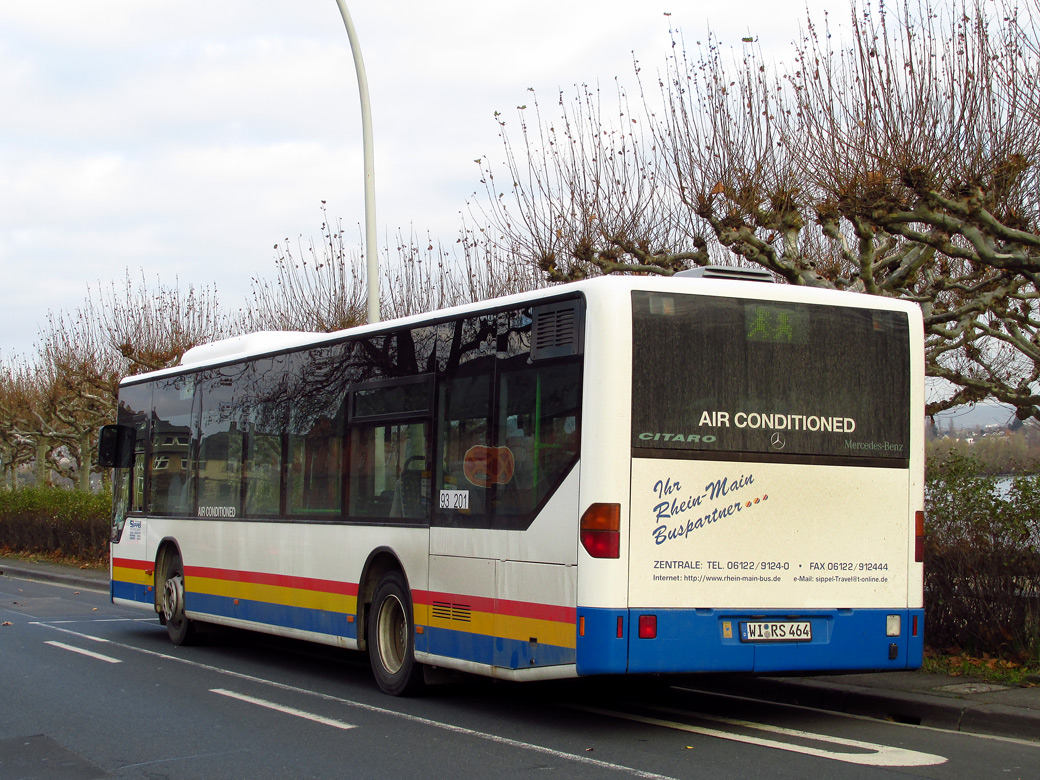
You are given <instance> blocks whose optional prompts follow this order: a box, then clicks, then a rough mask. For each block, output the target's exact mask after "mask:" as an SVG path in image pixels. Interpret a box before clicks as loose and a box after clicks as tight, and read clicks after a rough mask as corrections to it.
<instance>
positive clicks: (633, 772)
mask: <svg viewBox="0 0 1040 780" xmlns="http://www.w3.org/2000/svg"><path fill="white" fill-rule="evenodd" d="M39 625H41V626H43V627H45V628H51V629H53V630H55V631H61V632H63V633H66V634H71V635H73V636H81V637H84V638H89V636H90V635H89V634H81V633H80V632H78V631H73V630H71V629H68V628H61V627H59V626H52V625H50V624H48V623H42V622H41V623H40V624H39ZM106 641H107V642H108V643H109V644H111V645H114V646H115V647H122V648H125V649H126V650H130V651H133V652H135V653H141V654H142V655H150V656H152V657H155V658H161V659H163V660H164V661H176V662H178V663H182V664H187V665H188V666H192V667H194V668H196V669H204V670H206V671H210V672H216V673H217V674H223V675H226V676H228V677H234V678H235V679H238V680H247V681H249V682H252V683H256V684H258V685H268V686H270V687H272V688H276V689H278V690H282V691H291V692H293V693H301V694H305V695H307V696H314V697H316V698H318V699H321V700H322V701H328V702H332V703H334V704H340V705H343V706H345V707H353V708H355V709H359V710H364V711H365V712H371V713H374V714H376V715H386V716H389V717H393V718H398V719H400V720H406V721H409V722H410V723H416V724H419V725H422V726H429V727H431V728H436V729H441V730H442V731H450V732H452V733H453V734H461V735H463V736H468V737H474V738H476V739H482V740H484V741H486V742H493V743H495V744H496V745H504V746H506V747H512V748H517V749H520V750H528V751H531V752H533V753H540V754H542V755H547V756H551V757H553V758H558V759H561V760H563V761H571V762H574V763H577V764H583V765H585V766H590V767H596V768H597V769H604V770H607V771H613V772H620V773H623V774H626V775H630V776H632V777H640V778H644V780H676V778H674V777H670V776H669V775H661V774H657V773H656V772H647V771H644V770H642V769H635V768H633V767H629V766H624V765H623V764H614V763H611V762H609V761H601V760H599V759H595V758H589V757H588V756H582V755H577V754H575V753H567V752H565V751H562V750H555V749H553V748H549V747H545V746H543V745H534V744H532V743H530V742H521V741H520V740H518V739H511V738H509V737H502V736H499V735H497V734H488V733H487V732H484V731H476V730H474V729H468V728H466V727H465V726H456V725H454V724H452V723H443V722H441V721H437V720H431V719H430V718H423V717H421V716H419V715H409V714H407V713H404V712H398V711H396V710H391V709H387V708H386V707H377V706H375V705H374V704H363V703H361V702H359V701H354V700H352V699H344V698H341V697H339V696H333V695H331V694H328V693H320V692H319V691H310V690H307V689H306V688H297V687H296V686H294V685H287V684H286V683H280V682H276V681H274V680H265V679H264V678H263V677H254V676H253V675H251V674H243V673H242V672H233V671H231V670H230V669H222V668H221V667H219V666H211V665H210V664H204V663H201V662H199V661H192V660H189V659H187V658H179V657H177V656H175V655H169V654H167V653H159V652H156V651H155V650H146V649H144V648H143V647H134V646H133V645H127V644H123V643H122V642H113V641H112V640H106Z"/></svg>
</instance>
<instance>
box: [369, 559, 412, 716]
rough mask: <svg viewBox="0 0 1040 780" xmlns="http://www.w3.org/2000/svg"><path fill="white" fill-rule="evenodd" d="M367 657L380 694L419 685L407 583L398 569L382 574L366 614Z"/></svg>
mask: <svg viewBox="0 0 1040 780" xmlns="http://www.w3.org/2000/svg"><path fill="white" fill-rule="evenodd" d="M368 657H369V661H370V662H371V664H372V672H373V673H374V674H375V677H376V682H377V683H379V687H380V688H381V689H382V690H383V692H384V693H388V694H390V695H391V696H405V695H409V694H414V693H417V692H418V691H419V690H421V689H422V687H423V673H422V667H421V666H420V665H419V664H418V663H416V661H415V626H414V625H413V622H412V599H411V597H410V595H409V593H408V584H407V583H406V582H405V579H404V576H403V575H402V574H401V573H400V572H396V571H392V572H388V573H387V574H385V575H384V576H383V579H381V580H380V581H379V587H377V588H376V593H375V597H374V598H373V599H372V607H371V609H370V610H369V613H368Z"/></svg>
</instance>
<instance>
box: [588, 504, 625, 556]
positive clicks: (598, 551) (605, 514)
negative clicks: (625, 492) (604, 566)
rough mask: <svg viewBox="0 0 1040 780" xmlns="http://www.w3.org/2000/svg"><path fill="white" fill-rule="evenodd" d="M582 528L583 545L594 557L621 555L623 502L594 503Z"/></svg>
mask: <svg viewBox="0 0 1040 780" xmlns="http://www.w3.org/2000/svg"><path fill="white" fill-rule="evenodd" d="M580 529H581V531H580V533H581V546H582V547H584V548H585V552H587V553H588V554H589V555H591V556H592V557H593V558H620V557H621V504H593V505H592V506H590V507H589V508H588V509H586V510H585V514H583V515H582V516H581V526H580Z"/></svg>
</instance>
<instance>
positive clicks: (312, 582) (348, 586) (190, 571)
mask: <svg viewBox="0 0 1040 780" xmlns="http://www.w3.org/2000/svg"><path fill="white" fill-rule="evenodd" d="M184 573H185V575H187V576H189V577H205V578H206V579H212V580H224V581H226V582H245V583H248V584H251V585H276V586H278V587H281V588H296V589H298V590H310V591H317V592H320V593H336V594H339V595H343V596H356V595H357V592H358V586H357V583H355V582H339V581H337V580H319V579H316V578H314V577H294V576H291V575H288V574H266V573H264V572H257V571H236V570H234V569H213V568H209V567H206V566H185V567H184Z"/></svg>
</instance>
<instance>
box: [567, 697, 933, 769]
mask: <svg viewBox="0 0 1040 780" xmlns="http://www.w3.org/2000/svg"><path fill="white" fill-rule="evenodd" d="M570 706H571V707H573V708H574V709H576V710H584V711H586V712H594V713H597V714H599V715H607V716H609V717H612V718H622V719H624V720H631V721H635V722H636V723H648V724H650V725H654V726H662V727H664V728H669V729H675V730H677V731H688V732H690V733H692V734H703V735H705V736H709V737H718V738H719V739H728V740H731V741H733V742H743V743H745V744H749V745H759V746H761V747H768V748H774V749H776V750H786V751H789V752H791V753H802V754H804V755H807V756H816V757H818V758H829V759H831V760H832V761H844V762H845V763H847V764H861V765H864V766H933V765H935V764H945V763H946V758H945V757H943V756H937V755H934V754H932V753H921V752H918V751H916V750H907V749H905V748H896V747H889V746H888V745H878V744H875V743H873V742H861V741H859V740H855V739H843V738H841V737H830V736H826V735H824V734H813V733H812V732H808V731H798V730H797V729H788V728H783V727H781V726H770V725H768V724H765V723H753V722H751V721H747V720H735V719H733V718H720V717H717V716H715V715H702V714H700V713H686V712H683V711H681V710H674V709H671V708H669V707H656V708H653V709H658V710H660V711H663V712H668V713H670V714H680V715H691V716H692V717H694V718H697V719H699V720H710V721H714V722H715V723H722V724H724V725H727V726H735V727H737V728H743V729H752V730H757V731H765V732H767V733H771V734H779V735H781V736H786V737H795V738H797V739H805V740H811V741H813V742H822V743H825V744H827V743H829V744H832V745H840V746H842V747H851V748H856V749H859V750H865V751H868V752H865V753H839V752H837V751H834V750H826V749H824V748H814V747H809V746H807V745H796V744H792V743H789V742H779V741H777V740H775V739H765V738H763V737H754V736H751V735H749V734H736V733H734V732H731V731H722V730H721V729H713V728H707V727H705V726H693V725H691V724H689V723H677V722H675V721H670V720H662V719H660V718H650V717H647V716H645V715H636V714H634V713H630V712H618V711H616V710H606V709H601V708H599V707H587V706H584V705H578V704H573V705H570Z"/></svg>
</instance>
